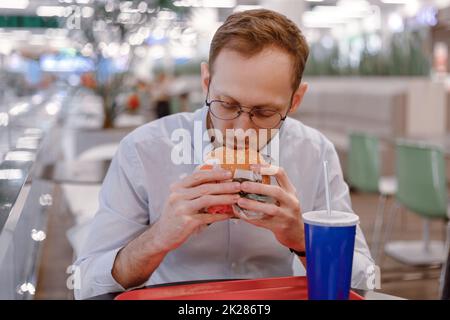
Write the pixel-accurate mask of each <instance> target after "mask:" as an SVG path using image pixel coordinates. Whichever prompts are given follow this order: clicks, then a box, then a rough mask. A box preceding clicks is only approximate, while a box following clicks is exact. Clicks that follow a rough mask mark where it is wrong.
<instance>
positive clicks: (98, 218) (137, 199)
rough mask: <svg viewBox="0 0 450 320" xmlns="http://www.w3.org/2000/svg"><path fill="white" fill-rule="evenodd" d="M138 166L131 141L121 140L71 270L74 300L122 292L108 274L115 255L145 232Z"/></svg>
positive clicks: (145, 203) (145, 211) (144, 205)
mask: <svg viewBox="0 0 450 320" xmlns="http://www.w3.org/2000/svg"><path fill="white" fill-rule="evenodd" d="M141 168H142V165H141V163H140V161H139V158H138V155H137V151H136V148H135V147H134V145H133V142H132V140H131V139H130V138H129V137H127V138H125V139H124V140H123V141H122V142H121V143H120V146H119V148H118V151H117V153H116V155H115V156H114V158H113V160H112V162H111V165H110V168H109V170H108V173H107V175H106V177H105V180H104V182H103V185H102V188H101V190H100V194H99V209H98V211H97V213H96V215H95V217H94V218H93V221H92V225H91V228H90V233H89V236H88V239H87V241H86V243H85V245H84V246H83V248H82V250H81V252H80V255H79V257H78V259H77V260H76V262H75V268H76V270H78V272H79V277H78V283H75V298H76V299H86V298H89V297H92V296H96V295H100V294H105V293H109V292H119V291H124V288H123V287H122V286H121V285H120V284H119V283H117V282H116V281H115V280H114V278H113V276H112V274H111V271H112V267H113V264H114V260H115V258H116V255H117V253H118V251H119V250H120V249H121V248H122V247H124V246H125V245H126V244H127V243H129V242H130V241H131V240H133V239H135V238H136V237H137V236H138V235H139V234H141V233H142V232H143V231H144V230H146V229H147V228H148V225H149V212H148V211H149V209H148V199H147V193H146V192H145V188H144V184H143V181H141V180H142V171H141Z"/></svg>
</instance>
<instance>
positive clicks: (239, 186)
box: [233, 182, 241, 190]
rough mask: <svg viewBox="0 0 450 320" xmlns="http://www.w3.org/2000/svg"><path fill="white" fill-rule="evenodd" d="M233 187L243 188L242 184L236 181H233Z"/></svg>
mask: <svg viewBox="0 0 450 320" xmlns="http://www.w3.org/2000/svg"><path fill="white" fill-rule="evenodd" d="M233 189H237V190H238V189H241V184H240V183H239V182H234V183H233Z"/></svg>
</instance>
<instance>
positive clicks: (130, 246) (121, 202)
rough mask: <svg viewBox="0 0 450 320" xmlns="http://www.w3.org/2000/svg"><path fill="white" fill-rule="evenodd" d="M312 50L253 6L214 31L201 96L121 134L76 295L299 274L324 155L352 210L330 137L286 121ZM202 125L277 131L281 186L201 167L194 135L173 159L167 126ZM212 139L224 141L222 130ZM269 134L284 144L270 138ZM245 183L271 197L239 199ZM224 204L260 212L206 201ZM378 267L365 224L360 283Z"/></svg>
mask: <svg viewBox="0 0 450 320" xmlns="http://www.w3.org/2000/svg"><path fill="white" fill-rule="evenodd" d="M307 56H308V47H307V44H306V41H305V39H304V37H303V36H302V34H301V32H300V30H299V29H298V28H297V26H296V25H295V24H294V23H293V22H291V21H290V20H288V19H287V18H286V17H284V16H282V15H280V14H278V13H275V12H272V11H269V10H251V11H245V12H241V13H235V14H233V15H231V16H230V17H229V18H228V19H227V21H225V23H224V24H223V25H222V26H221V27H220V28H219V29H218V30H217V32H216V34H215V35H214V38H213V40H212V43H211V48H210V56H209V64H206V63H204V64H202V66H201V81H202V87H203V91H204V94H205V96H206V105H205V106H204V107H203V108H202V109H200V110H197V111H196V112H194V113H181V114H176V115H172V116H169V117H165V118H162V119H159V120H157V121H154V122H152V123H149V124H147V125H144V126H143V127H141V128H138V129H137V130H135V131H134V132H132V133H131V134H129V135H128V136H127V137H126V138H125V139H124V140H123V141H122V142H121V144H120V147H119V150H118V152H117V154H116V156H115V157H114V159H113V161H112V164H111V167H110V169H109V172H108V174H107V176H106V178H105V181H104V183H103V187H102V190H101V194H100V207H99V211H98V213H97V215H96V216H95V218H94V222H93V225H92V229H91V230H92V232H91V235H90V237H89V239H88V241H87V243H86V245H85V247H84V250H83V252H82V254H81V256H80V257H79V259H78V261H77V263H76V264H77V265H79V266H80V270H81V286H80V288H79V290H77V291H76V297H77V298H87V297H90V296H94V295H99V294H102V293H106V292H117V291H121V290H126V289H130V288H135V287H139V286H142V285H151V284H158V283H166V282H177V281H189V280H200V279H224V278H260V277H276V276H289V275H293V274H294V271H293V270H294V269H295V270H300V271H299V272H300V273H303V274H304V269H302V268H301V263H300V259H303V257H300V258H297V257H296V254H298V255H299V256H303V254H302V253H303V252H304V249H305V242H304V231H303V222H302V218H301V214H302V212H307V211H312V210H321V209H324V208H325V191H324V190H325V188H324V183H323V180H324V179H323V174H322V163H323V161H325V160H326V161H328V164H329V180H330V191H331V195H332V199H331V200H332V207H333V209H336V210H341V211H348V212H351V204H350V197H349V190H348V187H347V185H346V184H345V182H344V180H343V177H342V171H341V168H340V164H339V160H338V157H337V154H336V151H335V149H334V147H333V145H332V143H330V142H329V141H328V140H327V139H326V138H325V137H324V136H323V135H322V134H321V133H319V132H318V131H316V130H314V129H312V128H309V127H307V126H305V125H303V124H302V123H301V122H299V121H296V120H293V119H291V118H286V116H287V114H289V113H294V112H295V111H296V110H297V108H298V107H299V105H300V104H301V101H302V99H303V96H304V94H305V92H306V90H307V85H306V84H304V83H301V76H302V73H303V69H304V67H305V63H306V59H307ZM197 123H201V126H200V128H201V132H200V133H201V134H204V133H205V132H209V129H213V128H214V129H215V130H217V132H220V133H222V134H223V135H225V138H224V140H223V141H220V144H226V145H228V144H229V143H230V142H235V140H236V139H237V137H236V136H230V135H227V134H226V131H227V129H242V130H249V129H252V130H255V131H256V132H261V131H262V130H266V129H279V131H278V132H277V133H275V134H269V135H267V137H266V138H265V140H264V141H261V139H262V138H260V139H259V141H258V143H259V144H260V143H261V142H262V144H261V145H264V144H266V145H265V146H263V147H262V148H260V149H261V153H264V150H269V149H270V150H272V149H276V147H277V146H279V159H278V163H277V165H278V166H279V170H276V171H275V172H273V174H274V178H275V180H276V182H277V183H275V184H273V185H261V184H256V183H249V182H244V183H235V182H229V179H230V177H231V176H230V173H229V172H226V171H225V170H220V169H215V170H211V171H198V170H195V168H196V166H197V165H198V164H199V163H201V162H202V159H201V158H202V155H203V152H204V150H205V148H202V149H201V150H200V151H199V149H198V148H196V146H197V145H198V142H199V141H198V136H197V138H196V139H194V138H193V139H192V141H191V145H190V147H191V149H192V150H188V151H192V152H193V155H194V161H192V162H193V163H189V164H186V163H181V164H177V163H175V162H176V161H175V162H174V157H173V156H174V148H176V147H177V143H176V141H174V139H173V137H172V133H173V132H174V131H176V130H177V129H180V128H184V129H185V131H187V132H188V133H190V135H191V136H194V137H195V136H196V133H197V132H196V131H198V130H197V129H198V126H196V124H197ZM207 130H208V131H207ZM273 131H275V132H276V130H273ZM273 131H270V132H273ZM201 136H202V135H201ZM201 136H200V139H201ZM207 136H208V133H207ZM209 138H210V141H211V143H213V144H217V141H215V140H216V139H215V136H212V135H209ZM244 139H245V137H244ZM273 141H278V145H277V146H275V147H274V146H273V145H272V146H271V144H272V143H273ZM201 142H202V141H200V143H201ZM268 156H270V155H268ZM256 170H258V169H257V168H256ZM260 170H261V169H260ZM217 181H222V182H221V183H216V182H217ZM240 191H244V192H249V193H258V194H265V195H270V196H271V197H273V198H274V199H275V201H274V203H272V204H269V203H260V202H256V201H254V200H250V199H242V198H241V197H239V195H238V192H240ZM227 204H238V205H239V206H240V207H242V208H244V209H249V210H251V211H259V212H261V213H263V214H264V215H265V216H264V218H263V219H245V218H244V217H242V218H241V219H230V218H231V215H225V214H214V215H213V214H207V213H204V210H203V209H204V208H206V207H209V206H212V205H227ZM303 264H304V261H303ZM372 264H373V261H372V259H371V257H370V253H369V251H368V248H367V245H366V242H365V240H364V236H363V234H362V232H361V230H360V229H359V227H358V229H357V235H356V242H355V253H354V263H353V275H352V286H353V287H359V288H364V287H365V284H366V278H367V275H366V271H367V268H368V267H369V266H372ZM293 265H294V267H295V268H294V269H293ZM299 267H300V268H299ZM299 272H298V271H296V273H295V274H298V273H299Z"/></svg>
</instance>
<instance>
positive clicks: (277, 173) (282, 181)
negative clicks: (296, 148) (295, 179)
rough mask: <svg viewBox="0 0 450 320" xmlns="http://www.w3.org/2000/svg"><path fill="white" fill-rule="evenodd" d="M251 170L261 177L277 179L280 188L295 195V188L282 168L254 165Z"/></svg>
mask: <svg viewBox="0 0 450 320" xmlns="http://www.w3.org/2000/svg"><path fill="white" fill-rule="evenodd" d="M251 168H252V170H254V171H256V172H259V173H260V174H262V175H266V176H274V177H275V178H276V179H277V182H278V184H279V185H280V187H281V188H283V189H284V190H286V191H287V192H290V193H295V192H296V190H295V187H294V185H293V184H292V183H291V181H290V180H289V177H288V176H287V174H286V170H284V169H283V168H282V167H278V166H275V165H273V164H271V165H267V164H256V165H252V166H251Z"/></svg>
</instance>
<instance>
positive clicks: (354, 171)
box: [347, 133, 397, 261]
mask: <svg viewBox="0 0 450 320" xmlns="http://www.w3.org/2000/svg"><path fill="white" fill-rule="evenodd" d="M349 137H350V150H349V154H348V162H347V180H348V182H349V184H350V186H352V187H353V188H355V189H356V190H358V191H362V192H371V193H379V199H378V206H377V211H376V215H375V223H374V228H373V233H372V242H371V251H372V256H373V258H374V259H375V261H377V258H378V252H379V251H380V250H379V245H380V239H381V231H382V230H381V229H382V225H383V216H384V208H385V205H386V201H387V199H388V198H389V197H391V196H393V195H395V193H396V190H397V181H396V179H395V177H388V176H381V175H380V167H381V166H380V150H379V149H380V148H379V139H378V138H377V137H375V136H372V135H370V134H366V133H351V134H350V136H349Z"/></svg>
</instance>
